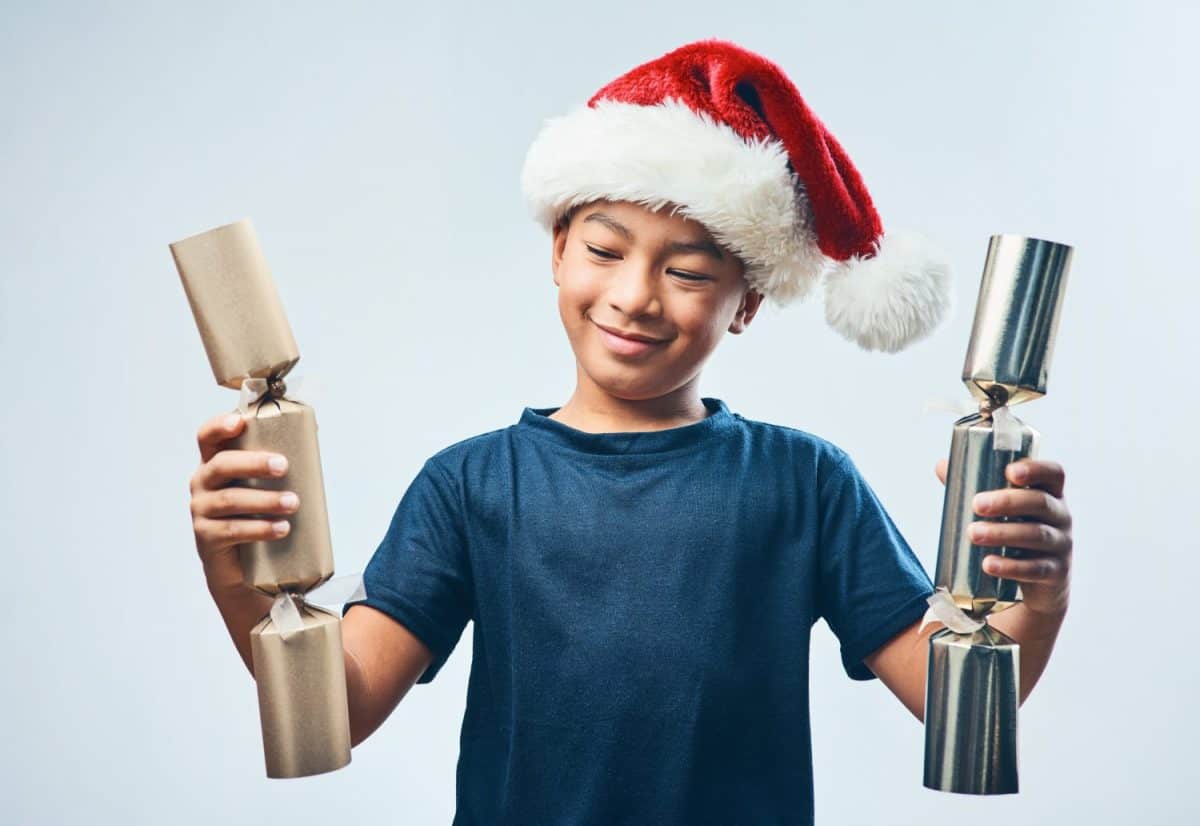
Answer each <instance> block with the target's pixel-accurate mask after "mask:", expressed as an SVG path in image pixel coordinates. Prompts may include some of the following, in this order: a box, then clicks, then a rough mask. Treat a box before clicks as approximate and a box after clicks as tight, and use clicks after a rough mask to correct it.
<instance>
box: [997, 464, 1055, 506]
mask: <svg viewBox="0 0 1200 826" xmlns="http://www.w3.org/2000/svg"><path fill="white" fill-rule="evenodd" d="M1004 472H1005V475H1006V476H1007V477H1008V478H1009V480H1011V481H1012V483H1013V484H1014V485H1023V486H1025V487H1029V488H1041V489H1042V490H1044V491H1046V492H1048V493H1049V494H1050V495H1051V496H1057V497H1058V498H1060V499H1061V498H1062V495H1063V487H1064V486H1065V484H1066V471H1065V470H1063V466H1062V465H1060V464H1059V463H1058V462H1048V461H1045V460H1042V459H1018V460H1017V461H1015V462H1010V463H1009V465H1008V467H1006V468H1005V469H1004Z"/></svg>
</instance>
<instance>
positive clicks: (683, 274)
mask: <svg viewBox="0 0 1200 826" xmlns="http://www.w3.org/2000/svg"><path fill="white" fill-rule="evenodd" d="M584 246H585V247H587V249H588V252H590V253H591V254H592V255H596V256H599V257H600V258H605V259H609V260H611V259H613V258H620V257H621V256H619V255H614V254H613V253H611V252H606V251H604V250H601V249H596V248H595V247H593V246H592V245H591V244H584ZM667 272H669V273H670V274H672V275H675V276H678V277H679V278H683V279H685V280H687V281H711V280H712V279H710V278H709V277H708V276H706V275H692V274H691V273H686V272H683V271H682V270H667Z"/></svg>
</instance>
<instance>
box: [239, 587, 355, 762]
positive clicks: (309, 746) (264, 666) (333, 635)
mask: <svg viewBox="0 0 1200 826" xmlns="http://www.w3.org/2000/svg"><path fill="white" fill-rule="evenodd" d="M295 602H296V607H297V608H298V609H299V611H300V616H301V618H302V619H303V621H304V629H303V630H302V631H299V632H297V633H295V634H292V635H291V636H289V637H287V638H286V639H284V638H283V636H282V635H280V633H279V631H278V630H277V629H276V628H275V627H274V623H272V621H271V618H270V617H266V618H264V619H263V620H262V622H260V623H259V624H258V625H256V626H255V627H254V629H253V630H252V631H251V632H250V649H251V652H252V654H253V657H254V677H255V682H256V683H257V685H258V707H259V719H260V721H261V723H262V738H263V750H264V753H265V755H266V763H267V777H277V778H283V777H307V776H309V775H313V774H322V773H324V772H329V771H333V770H335V769H340V768H342V767H343V766H345V765H346V764H347V763H349V762H350V716H349V710H348V709H349V707H348V705H347V698H346V672H345V660H344V658H343V653H342V626H341V620H340V618H339V617H338V616H337V615H336V614H331V613H329V612H327V611H325V610H323V609H321V608H318V607H316V606H314V605H306V604H304V603H303V602H302V601H300V600H295Z"/></svg>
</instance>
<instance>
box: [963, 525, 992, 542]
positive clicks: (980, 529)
mask: <svg viewBox="0 0 1200 826" xmlns="http://www.w3.org/2000/svg"><path fill="white" fill-rule="evenodd" d="M986 531H987V528H985V527H984V526H983V525H981V524H980V523H978V522H972V523H971V524H970V525H967V537H968V538H970V539H982V538H983V535H984V533H985V532H986Z"/></svg>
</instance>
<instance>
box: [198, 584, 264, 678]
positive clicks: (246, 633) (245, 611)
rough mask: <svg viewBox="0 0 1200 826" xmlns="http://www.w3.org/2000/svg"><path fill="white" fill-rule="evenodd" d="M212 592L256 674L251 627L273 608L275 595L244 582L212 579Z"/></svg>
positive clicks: (236, 641)
mask: <svg viewBox="0 0 1200 826" xmlns="http://www.w3.org/2000/svg"><path fill="white" fill-rule="evenodd" d="M208 592H209V594H211V595H212V598H213V602H215V603H216V604H217V610H218V611H220V612H221V618H222V619H223V620H224V621H225V628H226V629H227V630H228V631H229V636H230V638H231V639H232V640H233V644H234V646H235V647H236V648H237V651H238V654H240V655H241V657H242V662H244V663H245V664H246V668H247V670H249V672H250V676H254V660H253V658H252V657H251V654H250V629H252V628H254V626H256V625H258V623H259V622H260V621H261V620H262V618H263V617H265V616H266V615H267V614H268V613H269V612H270V610H271V602H272V600H271V598H270V597H269V596H267V595H266V594H263V593H260V592H258V591H256V590H254V589H253V588H249V587H247V586H245V585H242V584H241V583H236V584H226V583H215V582H213V581H211V580H210V581H209V583H208Z"/></svg>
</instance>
